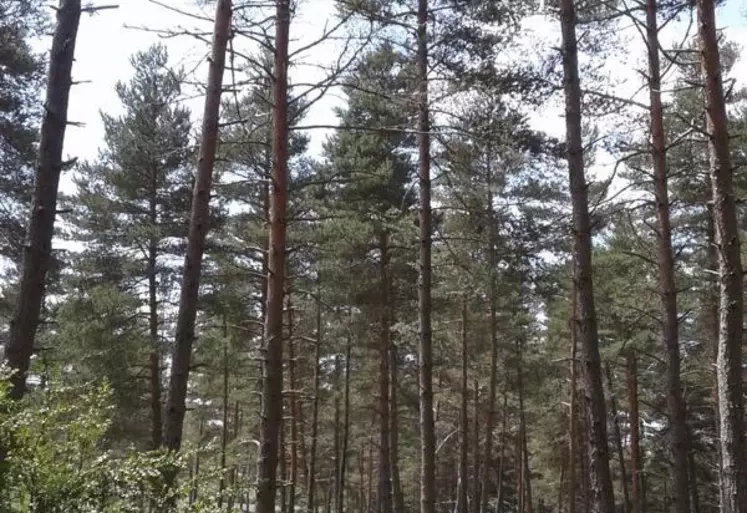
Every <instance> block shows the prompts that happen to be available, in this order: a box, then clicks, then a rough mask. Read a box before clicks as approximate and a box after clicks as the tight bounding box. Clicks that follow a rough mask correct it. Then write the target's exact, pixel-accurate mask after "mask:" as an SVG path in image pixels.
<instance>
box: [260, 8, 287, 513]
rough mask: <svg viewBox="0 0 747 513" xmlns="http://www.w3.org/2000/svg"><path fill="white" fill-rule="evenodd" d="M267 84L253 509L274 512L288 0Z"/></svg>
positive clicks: (279, 391) (278, 17)
mask: <svg viewBox="0 0 747 513" xmlns="http://www.w3.org/2000/svg"><path fill="white" fill-rule="evenodd" d="M275 5H276V19H275V65H274V72H273V77H272V78H273V82H272V178H271V180H272V194H270V220H269V243H268V251H269V258H268V270H267V316H266V319H265V337H264V339H265V340H264V351H265V354H264V376H263V378H264V380H263V383H262V397H263V401H262V402H263V404H262V417H261V424H260V431H261V433H260V440H261V448H260V465H259V467H260V468H259V473H260V475H259V479H258V483H257V508H256V512H255V513H275V488H276V477H275V473H276V471H277V463H278V434H279V431H280V423H281V420H282V415H283V287H284V285H285V228H286V218H285V215H286V207H287V202H288V197H287V193H288V176H287V175H288V32H289V28H290V0H276V2H275Z"/></svg>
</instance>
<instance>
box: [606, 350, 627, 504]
mask: <svg viewBox="0 0 747 513" xmlns="http://www.w3.org/2000/svg"><path fill="white" fill-rule="evenodd" d="M605 371H606V374H607V387H608V388H609V391H610V414H611V415H612V428H613V433H612V434H613V436H614V438H615V448H616V449H617V459H618V461H619V462H620V483H621V485H622V491H623V508H624V509H623V511H624V513H628V512H629V511H630V494H629V493H628V474H627V472H626V468H625V449H624V448H623V442H622V431H621V430H620V417H619V416H618V410H617V399H616V397H615V388H614V385H613V383H612V369H611V368H610V364H609V362H606V363H605Z"/></svg>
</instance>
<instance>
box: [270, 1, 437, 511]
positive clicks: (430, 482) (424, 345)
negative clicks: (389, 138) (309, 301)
mask: <svg viewBox="0 0 747 513" xmlns="http://www.w3.org/2000/svg"><path fill="white" fill-rule="evenodd" d="M417 22H418V27H417V77H418V79H417V80H418V120H417V129H418V182H419V189H420V258H419V260H420V269H419V271H420V272H419V279H420V280H419V281H420V283H419V287H418V314H419V325H420V337H419V338H420V340H419V348H418V371H419V372H418V378H419V385H420V401H419V402H420V513H435V509H436V454H435V452H436V434H435V428H434V420H433V342H432V338H433V333H432V327H431V310H432V307H431V306H432V298H431V282H432V268H431V246H432V228H433V227H432V213H431V139H430V115H429V107H428V38H427V26H428V0H418V12H417ZM258 513H267V512H258Z"/></svg>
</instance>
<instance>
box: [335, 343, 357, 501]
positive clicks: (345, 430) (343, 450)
mask: <svg viewBox="0 0 747 513" xmlns="http://www.w3.org/2000/svg"><path fill="white" fill-rule="evenodd" d="M352 347H353V341H352V337H350V336H348V337H347V347H346V348H345V398H344V400H343V401H344V403H345V414H344V420H343V423H342V442H341V443H340V446H341V447H340V474H339V475H340V481H339V484H338V485H337V511H336V512H335V513H343V511H344V510H345V483H346V481H345V476H346V471H347V458H348V438H349V435H350V357H351V353H352Z"/></svg>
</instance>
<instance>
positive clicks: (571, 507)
mask: <svg viewBox="0 0 747 513" xmlns="http://www.w3.org/2000/svg"><path fill="white" fill-rule="evenodd" d="M576 297H577V295H576V290H575V285H572V290H571V318H570V319H569V322H568V327H569V330H570V334H571V362H570V374H571V376H570V385H569V388H570V390H569V392H570V396H571V405H570V412H569V414H568V416H569V419H568V460H569V465H568V513H576V460H577V455H578V452H579V450H578V446H577V442H578V436H577V433H578V392H577V390H578V384H577V381H578V376H577V368H578V366H577V365H576V359H577V343H576V316H577V315H578V313H577V301H576Z"/></svg>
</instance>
